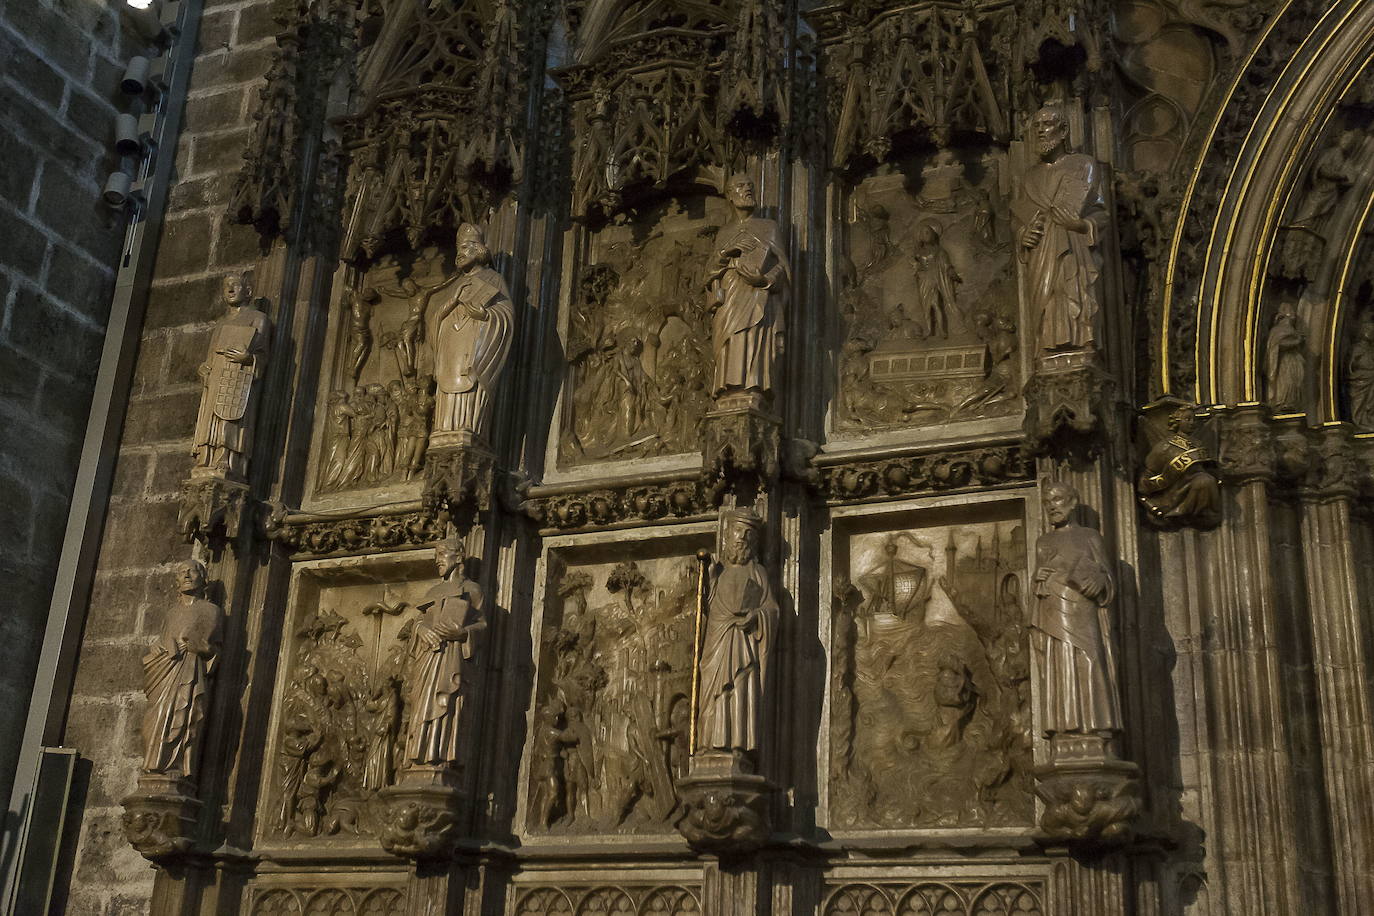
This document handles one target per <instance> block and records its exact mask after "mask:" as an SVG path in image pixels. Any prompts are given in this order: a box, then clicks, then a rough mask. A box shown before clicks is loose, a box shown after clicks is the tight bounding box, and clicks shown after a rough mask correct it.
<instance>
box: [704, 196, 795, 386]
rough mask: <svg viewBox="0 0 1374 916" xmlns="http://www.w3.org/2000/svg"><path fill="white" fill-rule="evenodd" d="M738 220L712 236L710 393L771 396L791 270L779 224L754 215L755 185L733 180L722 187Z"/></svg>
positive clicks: (708, 297)
mask: <svg viewBox="0 0 1374 916" xmlns="http://www.w3.org/2000/svg"><path fill="white" fill-rule="evenodd" d="M726 198H727V199H728V200H729V201H730V204H731V205H732V206H733V207H734V208H735V213H736V216H737V218H736V220H735V221H734V222H733V223H731V224H730V225H728V226H724V227H723V228H722V229H721V230H720V232H718V233H717V234H716V241H715V249H716V260H715V263H714V266H713V267H712V268H711V270H710V273H709V274H708V276H707V280H706V291H707V308H708V309H709V310H710V312H711V316H712V317H711V345H712V348H713V350H714V352H715V357H716V367H715V374H714V376H713V381H712V384H711V393H712V395H714V396H715V397H717V398H719V397H720V396H721V395H722V394H725V393H727V392H731V391H755V392H759V393H761V394H770V393H771V392H772V390H773V386H774V378H773V375H774V366H775V364H776V362H777V358H778V354H779V352H780V351H781V349H782V339H783V328H784V321H785V318H786V315H785V313H786V308H787V297H788V290H789V288H790V286H791V282H792V275H791V268H789V267H788V264H787V254H786V252H785V251H784V250H783V246H782V236H781V231H780V230H779V228H778V224H777V222H775V221H774V220H771V219H763V218H761V217H756V216H754V215H753V214H754V211H755V210H756V209H757V206H758V202H757V197H756V192H755V189H754V181H753V179H751V178H750V177H749V176H747V175H736V176H735V177H734V178H731V179H730V182H729V185H728V186H727V188H726Z"/></svg>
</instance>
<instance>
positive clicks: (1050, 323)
mask: <svg viewBox="0 0 1374 916" xmlns="http://www.w3.org/2000/svg"><path fill="white" fill-rule="evenodd" d="M1032 124H1033V125H1034V129H1035V140H1036V147H1037V151H1038V153H1039V155H1040V162H1039V163H1037V164H1036V165H1034V166H1032V167H1031V168H1030V170H1029V171H1027V172H1026V176H1025V178H1024V179H1023V180H1022V184H1021V193H1020V195H1019V196H1018V197H1017V198H1016V200H1015V201H1014V202H1013V206H1012V211H1013V215H1014V216H1015V217H1016V221H1017V223H1018V225H1019V230H1018V236H1017V238H1018V241H1019V243H1020V256H1021V262H1022V263H1023V264H1025V266H1026V281H1027V286H1028V289H1029V292H1030V300H1031V314H1032V315H1034V316H1036V319H1037V320H1038V321H1039V338H1038V345H1039V348H1040V350H1041V351H1042V352H1051V353H1052V352H1058V351H1062V350H1080V349H1085V348H1088V347H1093V346H1096V344H1097V341H1098V335H1099V330H1098V328H1097V314H1098V311H1099V305H1100V303H1099V299H1098V296H1099V290H1098V282H1097V281H1098V276H1099V274H1100V273H1101V259H1100V257H1099V255H1098V253H1097V250H1096V249H1097V247H1098V245H1099V244H1100V243H1101V241H1102V238H1103V234H1104V233H1105V232H1106V230H1107V225H1108V222H1107V206H1106V200H1105V198H1104V196H1103V190H1102V185H1103V177H1102V165H1101V163H1099V162H1098V161H1097V160H1096V159H1094V158H1092V157H1091V156H1088V155H1084V154H1082V153H1071V152H1069V148H1068V141H1069V125H1068V121H1067V120H1066V119H1065V117H1064V114H1063V112H1062V111H1060V110H1059V109H1058V108H1056V107H1053V106H1046V107H1044V108H1042V109H1040V111H1038V112H1036V114H1035V117H1034V119H1033V121H1032Z"/></svg>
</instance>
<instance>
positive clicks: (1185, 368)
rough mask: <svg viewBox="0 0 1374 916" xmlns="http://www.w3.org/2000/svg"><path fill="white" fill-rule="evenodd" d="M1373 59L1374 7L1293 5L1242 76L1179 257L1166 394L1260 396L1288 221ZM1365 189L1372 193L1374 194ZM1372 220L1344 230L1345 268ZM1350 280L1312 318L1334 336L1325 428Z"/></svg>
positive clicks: (1202, 164) (1171, 289) (1177, 245)
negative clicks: (1268, 312) (1273, 283)
mask: <svg viewBox="0 0 1374 916" xmlns="http://www.w3.org/2000/svg"><path fill="white" fill-rule="evenodd" d="M1372 52H1374V3H1370V2H1367V0H1346V2H1338V3H1334V4H1332V3H1326V2H1306V0H1292V2H1290V3H1288V4H1286V5H1285V6H1284V7H1283V9H1282V10H1281V11H1280V12H1279V13H1278V14H1277V15H1275V16H1274V17H1273V19H1272V20H1270V23H1269V25H1268V26H1267V28H1266V29H1265V31H1264V32H1263V33H1262V35H1261V36H1260V37H1259V38H1258V40H1257V41H1256V43H1255V45H1254V47H1253V49H1252V51H1251V53H1250V54H1249V56H1248V58H1247V59H1246V60H1245V61H1244V62H1243V64H1242V66H1241V67H1239V68H1238V69H1237V71H1236V75H1235V78H1234V80H1233V81H1232V83H1231V85H1230V87H1229V90H1228V93H1227V100H1226V104H1225V105H1223V106H1221V107H1220V108H1219V109H1218V114H1217V116H1216V118H1215V120H1214V121H1213V123H1212V125H1211V129H1210V131H1209V133H1208V135H1207V140H1206V142H1205V143H1204V145H1203V151H1202V154H1201V155H1200V157H1199V159H1198V162H1197V166H1196V168H1195V169H1194V170H1193V173H1192V175H1191V176H1190V179H1189V182H1188V185H1187V188H1186V191H1185V194H1184V199H1183V202H1182V206H1181V207H1180V217H1179V222H1178V226H1177V231H1176V232H1175V234H1174V238H1173V245H1172V249H1171V251H1170V254H1169V262H1168V266H1167V271H1168V273H1167V279H1166V289H1165V302H1164V320H1163V322H1162V323H1161V331H1160V340H1159V353H1160V355H1161V359H1160V363H1159V378H1158V379H1157V382H1156V383H1157V384H1159V385H1160V387H1161V389H1162V390H1164V391H1169V392H1171V393H1175V394H1180V395H1184V396H1189V397H1191V398H1192V399H1194V400H1196V401H1197V402H1199V403H1204V404H1227V405H1238V404H1248V403H1255V402H1257V401H1258V400H1259V399H1260V396H1261V391H1260V384H1261V380H1260V375H1261V371H1260V367H1259V363H1260V360H1259V353H1260V350H1261V348H1262V344H1263V339H1262V337H1263V334H1262V332H1263V329H1262V327H1261V321H1260V307H1261V304H1262V295H1261V294H1262V293H1263V290H1264V282H1265V272H1266V268H1267V265H1268V263H1269V261H1270V257H1271V254H1272V252H1273V250H1274V248H1275V243H1276V239H1277V236H1278V229H1279V222H1280V219H1281V217H1282V215H1283V211H1284V207H1285V204H1286V203H1287V201H1288V200H1289V198H1290V197H1292V196H1293V195H1294V193H1296V191H1297V190H1298V189H1299V187H1300V185H1301V182H1302V180H1303V177H1304V164H1305V163H1306V162H1307V161H1308V160H1309V158H1310V156H1311V154H1312V152H1313V150H1314V148H1315V146H1316V144H1317V143H1318V142H1319V141H1320V138H1321V137H1322V132H1323V129H1324V128H1325V127H1326V126H1327V124H1328V122H1329V121H1330V120H1331V118H1332V116H1333V115H1334V113H1335V112H1336V109H1337V106H1338V104H1339V102H1340V100H1341V99H1342V97H1343V96H1344V95H1345V94H1346V92H1347V91H1348V90H1349V88H1350V86H1351V84H1352V83H1353V82H1354V81H1355V79H1357V78H1358V77H1359V75H1360V73H1361V72H1362V71H1363V70H1364V68H1365V66H1366V64H1367V63H1368V61H1369V59H1370V56H1371V53H1372ZM1356 191H1362V192H1363V193H1364V194H1365V195H1366V196H1367V195H1368V194H1369V192H1370V189H1368V188H1366V187H1363V186H1361V187H1357V188H1356ZM1362 209H1367V208H1362ZM1364 221H1365V220H1364V218H1363V217H1362V218H1360V219H1356V220H1353V221H1349V224H1348V225H1346V226H1344V227H1342V230H1343V231H1341V233H1340V238H1339V239H1338V240H1337V241H1336V243H1335V244H1334V245H1333V250H1338V251H1340V252H1341V253H1342V256H1341V260H1342V261H1343V262H1346V263H1348V262H1349V261H1350V260H1351V254H1350V252H1351V247H1350V246H1351V245H1353V244H1354V243H1355V240H1357V239H1358V238H1359V235H1360V231H1361V225H1362V224H1363V223H1364ZM1341 276H1342V274H1341V272H1339V271H1338V272H1337V273H1336V275H1335V276H1332V277H1330V278H1329V280H1330V282H1331V290H1332V296H1331V298H1330V301H1327V302H1324V303H1323V306H1322V308H1320V309H1319V310H1318V311H1317V312H1314V314H1313V320H1312V328H1313V333H1314V334H1318V333H1320V335H1321V336H1322V338H1323V346H1322V351H1321V353H1322V356H1321V358H1322V364H1321V365H1320V366H1319V367H1318V375H1317V377H1318V379H1319V380H1320V384H1319V386H1318V391H1319V394H1318V402H1317V404H1316V405H1314V408H1315V409H1316V410H1317V412H1318V414H1319V417H1320V419H1321V420H1323V421H1331V420H1335V419H1337V418H1338V413H1337V410H1338V405H1337V403H1336V398H1335V384H1334V379H1335V377H1336V376H1337V374H1338V367H1337V363H1338V362H1339V353H1338V352H1336V341H1337V338H1338V334H1337V332H1336V329H1337V328H1338V327H1339V325H1340V322H1341V316H1340V308H1341V305H1342V303H1343V301H1344V297H1343V296H1342V295H1340V291H1341V290H1342V288H1343V284H1342V280H1341ZM1315 418H1316V417H1314V419H1315Z"/></svg>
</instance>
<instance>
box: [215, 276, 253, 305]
mask: <svg viewBox="0 0 1374 916" xmlns="http://www.w3.org/2000/svg"><path fill="white" fill-rule="evenodd" d="M221 289H222V291H223V293H222V294H223V298H224V304H225V305H229V306H238V305H243V304H244V303H245V302H247V301H248V300H249V299H251V298H252V297H253V275H252V274H251V273H248V272H246V271H245V272H244V273H241V274H226V275H225V277H224V285H223V287H221Z"/></svg>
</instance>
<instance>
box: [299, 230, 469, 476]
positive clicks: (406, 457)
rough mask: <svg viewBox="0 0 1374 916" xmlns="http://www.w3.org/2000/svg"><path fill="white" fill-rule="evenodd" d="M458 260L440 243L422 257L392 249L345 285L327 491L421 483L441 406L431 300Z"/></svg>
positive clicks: (330, 411)
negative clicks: (430, 335)
mask: <svg viewBox="0 0 1374 916" xmlns="http://www.w3.org/2000/svg"><path fill="white" fill-rule="evenodd" d="M450 260H451V255H449V254H446V253H444V252H442V251H441V249H438V248H433V247H431V248H426V249H424V251H422V252H421V253H420V255H419V256H418V257H416V258H415V259H414V260H410V259H406V260H400V259H397V258H394V257H391V256H384V257H382V258H380V259H379V260H378V261H377V263H376V264H375V265H373V266H372V267H370V268H369V269H367V270H366V271H365V272H363V273H362V274H361V275H360V276H358V277H357V278H356V280H355V281H354V282H353V283H351V284H349V285H348V286H346V288H344V289H343V291H342V293H341V294H340V295H339V298H338V302H337V303H336V305H335V306H334V309H335V313H334V316H333V324H334V328H333V332H332V335H331V340H332V342H333V347H334V348H333V356H332V362H331V363H328V364H327V365H328V369H327V372H328V376H327V377H328V380H329V381H328V383H327V386H322V387H323V388H324V393H323V394H322V403H321V405H320V407H319V409H318V411H317V414H316V416H317V418H318V419H317V424H316V425H317V436H316V445H315V461H314V464H313V474H314V477H313V486H314V492H315V495H316V497H317V498H320V497H322V498H325V499H328V500H330V501H339V499H338V496H337V495H336V494H357V493H360V492H366V493H369V494H371V495H383V494H385V495H392V494H395V495H400V494H402V493H404V494H410V493H411V492H412V491H413V492H414V493H418V492H419V489H420V484H421V481H422V478H423V476H424V475H423V473H422V472H423V467H424V459H425V450H426V447H427V443H428V439H429V433H430V427H431V425H432V417H433V411H434V358H433V354H432V351H431V349H430V347H429V346H428V343H427V340H426V329H425V318H426V305H427V300H428V292H429V290H430V289H432V288H433V287H434V286H435V285H436V284H438V283H440V282H441V281H442V280H443V279H444V277H445V264H447V263H448V262H449V261H450ZM348 502H357V498H356V496H355V498H352V499H349V500H348Z"/></svg>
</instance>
